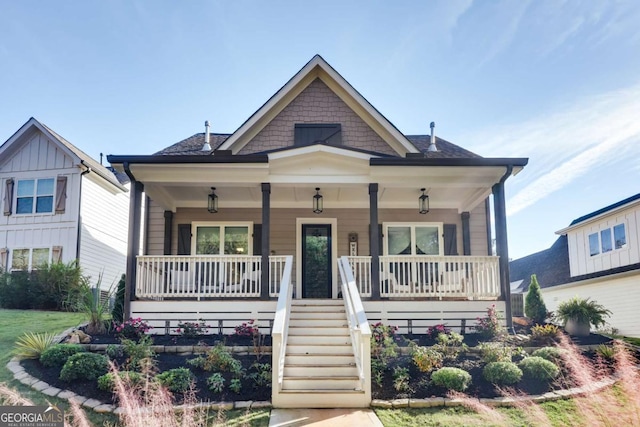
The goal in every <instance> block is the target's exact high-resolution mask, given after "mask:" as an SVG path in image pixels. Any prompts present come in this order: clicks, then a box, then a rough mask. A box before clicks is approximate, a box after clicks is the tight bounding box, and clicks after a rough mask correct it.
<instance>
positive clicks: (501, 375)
mask: <svg viewBox="0 0 640 427" xmlns="http://www.w3.org/2000/svg"><path fill="white" fill-rule="evenodd" d="M482 376H483V377H484V379H486V380H487V381H489V382H490V383H491V384H496V385H512V384H515V383H517V382H518V381H520V379H521V378H522V370H520V368H518V365H516V364H515V363H513V362H491V363H489V364H488V365H487V366H485V367H484V369H483V371H482Z"/></svg>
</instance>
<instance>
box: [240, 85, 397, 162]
mask: <svg viewBox="0 0 640 427" xmlns="http://www.w3.org/2000/svg"><path fill="white" fill-rule="evenodd" d="M296 123H340V124H341V125H342V145H343V146H345V147H349V148H356V149H360V150H367V151H374V152H377V153H382V154H388V155H393V156H397V153H396V152H395V151H394V150H393V149H392V148H391V147H390V146H389V145H388V144H387V143H386V142H385V141H384V140H383V139H382V138H381V137H380V136H379V135H378V134H377V133H376V132H374V131H373V129H371V127H369V125H367V124H366V123H365V122H364V121H363V120H362V119H361V118H360V117H359V116H358V115H357V114H356V113H355V112H354V111H353V110H352V109H351V108H349V107H348V106H347V104H345V103H344V101H342V100H341V99H340V98H339V97H338V96H337V95H336V94H335V93H334V92H333V91H332V90H331V89H329V87H328V86H327V85H326V84H324V83H323V82H322V81H321V80H320V79H316V80H314V81H313V82H312V83H311V84H309V86H307V87H306V88H305V89H304V90H303V91H302V92H301V93H300V94H299V95H298V96H297V97H296V98H295V99H294V100H293V101H292V102H291V103H289V105H287V106H286V107H285V108H284V109H283V110H282V111H281V112H280V113H279V114H278V115H277V116H276V117H275V118H274V119H273V120H272V121H271V122H270V123H269V124H268V125H267V126H265V127H264V128H263V129H262V130H261V131H260V132H258V134H257V135H256V136H255V137H254V138H253V139H252V140H251V141H250V142H249V143H248V144H247V145H246V146H244V147H243V148H242V150H240V152H239V154H251V153H258V152H262V151H269V150H276V149H281V148H285V147H291V146H293V142H294V127H295V125H296Z"/></svg>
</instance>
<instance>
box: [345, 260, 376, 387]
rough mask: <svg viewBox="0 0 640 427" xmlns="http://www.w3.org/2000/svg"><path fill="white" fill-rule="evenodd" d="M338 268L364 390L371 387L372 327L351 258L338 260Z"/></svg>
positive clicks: (352, 342) (352, 343) (354, 351)
mask: <svg viewBox="0 0 640 427" xmlns="http://www.w3.org/2000/svg"><path fill="white" fill-rule="evenodd" d="M338 270H339V271H340V278H341V279H342V283H341V289H342V299H343V301H344V306H345V311H346V313H347V321H348V323H349V333H350V334H351V345H352V347H353V354H354V356H355V360H356V369H357V370H358V377H359V378H360V384H361V387H362V389H363V390H365V391H367V390H369V389H370V388H371V382H370V380H369V378H370V377H371V328H370V327H369V321H368V320H367V315H366V313H365V311H364V306H363V305H362V300H361V299H360V293H359V292H358V287H357V286H356V280H355V278H354V276H353V271H352V270H351V264H349V258H348V257H346V256H343V257H341V258H340V260H339V261H338Z"/></svg>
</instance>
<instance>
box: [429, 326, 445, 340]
mask: <svg viewBox="0 0 640 427" xmlns="http://www.w3.org/2000/svg"><path fill="white" fill-rule="evenodd" d="M449 332H451V330H450V329H449V328H447V327H446V326H445V325H444V324H443V323H440V324H438V325H433V326H429V327H428V328H427V336H428V337H429V338H431V339H436V338H437V337H438V335H440V334H448V333H449Z"/></svg>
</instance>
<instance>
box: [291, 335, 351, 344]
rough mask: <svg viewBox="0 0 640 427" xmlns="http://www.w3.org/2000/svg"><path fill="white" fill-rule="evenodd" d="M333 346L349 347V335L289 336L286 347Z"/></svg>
mask: <svg viewBox="0 0 640 427" xmlns="http://www.w3.org/2000/svg"><path fill="white" fill-rule="evenodd" d="M320 343H321V344H324V345H327V344H334V345H351V336H350V335H291V334H289V337H288V338H287V345H304V344H310V345H315V344H320Z"/></svg>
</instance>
